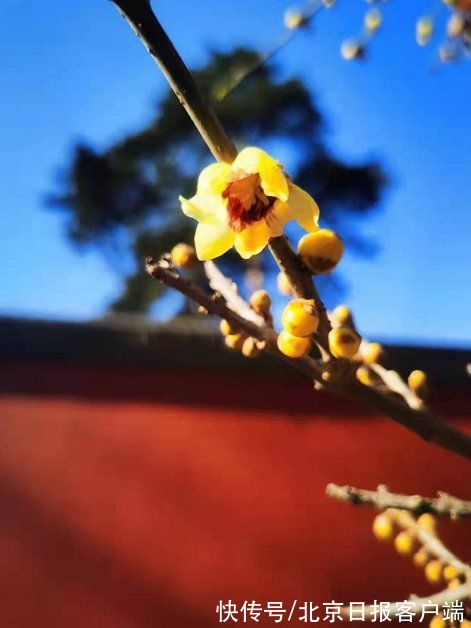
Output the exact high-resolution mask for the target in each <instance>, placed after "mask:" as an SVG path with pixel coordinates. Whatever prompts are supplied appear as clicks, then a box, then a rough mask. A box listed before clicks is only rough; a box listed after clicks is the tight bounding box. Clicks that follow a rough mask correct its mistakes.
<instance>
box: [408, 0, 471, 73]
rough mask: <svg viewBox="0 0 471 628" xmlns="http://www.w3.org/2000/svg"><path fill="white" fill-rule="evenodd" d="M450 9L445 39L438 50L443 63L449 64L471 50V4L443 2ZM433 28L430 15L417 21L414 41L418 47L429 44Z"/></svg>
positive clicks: (452, 0)
mask: <svg viewBox="0 0 471 628" xmlns="http://www.w3.org/2000/svg"><path fill="white" fill-rule="evenodd" d="M444 2H445V4H447V5H448V6H449V8H450V9H451V15H450V16H449V18H448V21H447V25H446V39H445V41H443V42H442V44H441V45H440V47H439V49H438V56H439V59H440V61H442V62H443V63H450V62H451V61H456V60H457V59H459V58H461V57H463V56H464V55H469V53H470V50H471V2H470V1H469V0H448V1H446V0H444ZM434 27H435V20H434V18H433V16H432V15H424V16H422V17H420V18H419V19H418V20H417V24H416V33H415V36H416V40H417V43H418V44H419V45H420V46H426V45H427V44H429V43H430V41H431V38H432V36H433V32H434Z"/></svg>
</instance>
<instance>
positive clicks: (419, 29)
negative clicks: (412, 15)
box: [415, 15, 433, 46]
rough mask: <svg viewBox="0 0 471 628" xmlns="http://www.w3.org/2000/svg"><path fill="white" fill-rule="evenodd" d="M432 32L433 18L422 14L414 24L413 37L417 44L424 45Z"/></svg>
mask: <svg viewBox="0 0 471 628" xmlns="http://www.w3.org/2000/svg"><path fill="white" fill-rule="evenodd" d="M432 33H433V19H432V18H431V17H430V16H428V15H424V16H423V17H421V18H419V19H418V20H417V23H416V25H415V38H416V40H417V43H418V44H419V46H426V45H427V44H428V42H429V41H430V38H431V36H432Z"/></svg>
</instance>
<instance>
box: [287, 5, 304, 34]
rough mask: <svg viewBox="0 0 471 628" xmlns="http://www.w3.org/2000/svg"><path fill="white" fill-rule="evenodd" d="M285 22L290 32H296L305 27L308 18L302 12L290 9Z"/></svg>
mask: <svg viewBox="0 0 471 628" xmlns="http://www.w3.org/2000/svg"><path fill="white" fill-rule="evenodd" d="M284 22H285V26H286V28H287V29H288V30H290V31H294V30H296V29H297V28H299V27H300V26H305V25H306V24H307V23H308V18H307V16H306V15H304V13H302V12H301V11H296V10H294V9H289V10H288V11H286V13H285V15H284Z"/></svg>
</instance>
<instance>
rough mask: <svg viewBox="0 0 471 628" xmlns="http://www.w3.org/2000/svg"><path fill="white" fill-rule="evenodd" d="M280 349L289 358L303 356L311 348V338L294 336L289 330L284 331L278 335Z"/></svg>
mask: <svg viewBox="0 0 471 628" xmlns="http://www.w3.org/2000/svg"><path fill="white" fill-rule="evenodd" d="M277 344H278V349H279V350H280V351H281V353H283V354H284V355H286V356H288V358H301V357H302V356H303V355H306V354H307V353H309V351H310V350H311V346H312V343H311V341H310V339H309V338H301V337H300V336H293V335H292V334H290V333H289V332H287V331H282V332H281V333H280V335H279V336H278V341H277Z"/></svg>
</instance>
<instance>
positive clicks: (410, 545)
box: [394, 530, 415, 556]
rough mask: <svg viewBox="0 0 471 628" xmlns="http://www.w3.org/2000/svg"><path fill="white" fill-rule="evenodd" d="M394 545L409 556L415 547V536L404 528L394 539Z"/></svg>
mask: <svg viewBox="0 0 471 628" xmlns="http://www.w3.org/2000/svg"><path fill="white" fill-rule="evenodd" d="M394 547H395V548H396V550H397V551H398V552H399V554H401V555H402V556H409V555H410V554H412V552H413V551H414V548H415V537H414V535H413V534H411V533H410V532H407V531H406V530H403V531H402V532H399V534H398V535H397V536H396V538H395V539H394Z"/></svg>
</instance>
